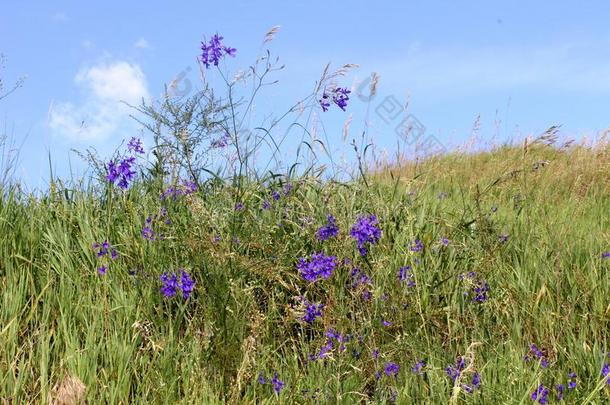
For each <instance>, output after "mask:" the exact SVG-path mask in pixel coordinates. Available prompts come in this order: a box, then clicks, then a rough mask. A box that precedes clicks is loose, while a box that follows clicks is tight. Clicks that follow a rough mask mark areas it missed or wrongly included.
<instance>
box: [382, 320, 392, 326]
mask: <svg viewBox="0 0 610 405" xmlns="http://www.w3.org/2000/svg"><path fill="white" fill-rule="evenodd" d="M381 324H382V325H383V326H385V327H388V326H392V322H390V321H386V320H385V319H382V320H381Z"/></svg>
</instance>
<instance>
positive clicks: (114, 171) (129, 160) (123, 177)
mask: <svg viewBox="0 0 610 405" xmlns="http://www.w3.org/2000/svg"><path fill="white" fill-rule="evenodd" d="M135 162H136V158H135V157H134V156H129V157H126V158H123V159H121V162H120V163H119V164H118V165H117V163H116V161H115V160H111V161H109V162H108V166H107V167H106V179H107V180H108V181H109V182H110V183H112V184H114V183H117V181H118V183H117V185H118V186H119V187H120V188H122V189H123V190H126V189H127V188H128V187H129V182H130V181H131V180H133V178H134V177H135V175H136V172H135V171H134V170H132V166H133V165H134V164H135Z"/></svg>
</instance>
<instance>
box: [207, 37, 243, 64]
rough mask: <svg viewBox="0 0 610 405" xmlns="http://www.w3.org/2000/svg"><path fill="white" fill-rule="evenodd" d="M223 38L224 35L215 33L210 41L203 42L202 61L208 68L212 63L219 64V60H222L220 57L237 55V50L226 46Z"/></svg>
mask: <svg viewBox="0 0 610 405" xmlns="http://www.w3.org/2000/svg"><path fill="white" fill-rule="evenodd" d="M222 40H223V37H221V36H219V35H218V34H214V35H213V36H212V38H211V39H210V42H209V43H205V42H201V62H202V63H203V64H204V65H205V67H206V69H208V68H209V67H210V65H214V66H218V62H220V58H221V57H222V56H223V55H229V56H235V52H236V51H237V50H236V49H235V48H231V47H228V46H224V45H223V44H222Z"/></svg>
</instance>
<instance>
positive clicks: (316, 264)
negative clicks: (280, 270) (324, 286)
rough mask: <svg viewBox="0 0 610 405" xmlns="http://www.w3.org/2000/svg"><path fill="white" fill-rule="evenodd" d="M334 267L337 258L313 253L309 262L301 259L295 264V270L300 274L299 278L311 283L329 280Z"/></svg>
mask: <svg viewBox="0 0 610 405" xmlns="http://www.w3.org/2000/svg"><path fill="white" fill-rule="evenodd" d="M336 267H337V258H336V257H335V256H326V255H325V254H324V253H313V254H312V255H311V258H310V259H309V260H306V259H305V258H304V257H301V258H300V259H299V263H298V264H297V269H298V270H299V271H300V272H301V276H303V278H304V279H305V280H307V281H310V282H312V283H313V282H315V281H318V279H320V278H323V279H327V278H329V277H330V276H331V275H332V274H333V271H334V270H335V268H336Z"/></svg>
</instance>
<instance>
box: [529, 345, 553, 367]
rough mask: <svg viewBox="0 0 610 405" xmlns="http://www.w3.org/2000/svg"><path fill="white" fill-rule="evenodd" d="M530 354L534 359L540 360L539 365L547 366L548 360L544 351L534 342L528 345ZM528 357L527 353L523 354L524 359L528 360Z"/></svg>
mask: <svg viewBox="0 0 610 405" xmlns="http://www.w3.org/2000/svg"><path fill="white" fill-rule="evenodd" d="M530 354H531V355H533V356H534V357H535V358H536V359H538V360H540V365H541V366H542V368H547V367H548V366H549V361H548V359H547V358H546V356H545V354H544V352H543V351H542V350H541V349H539V348H538V346H536V344H535V343H532V344H531V345H530ZM529 359H530V357H529V356H528V355H526V356H525V361H529Z"/></svg>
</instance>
